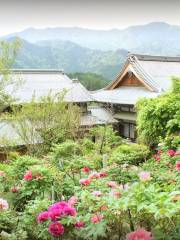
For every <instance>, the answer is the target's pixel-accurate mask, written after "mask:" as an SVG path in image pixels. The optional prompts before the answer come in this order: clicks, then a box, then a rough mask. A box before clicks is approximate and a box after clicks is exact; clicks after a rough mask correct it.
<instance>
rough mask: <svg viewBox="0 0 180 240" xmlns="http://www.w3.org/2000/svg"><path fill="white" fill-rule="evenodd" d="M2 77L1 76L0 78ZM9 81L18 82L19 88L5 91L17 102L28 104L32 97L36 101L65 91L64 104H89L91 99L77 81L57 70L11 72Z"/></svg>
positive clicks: (10, 88) (10, 87) (9, 88)
mask: <svg viewBox="0 0 180 240" xmlns="http://www.w3.org/2000/svg"><path fill="white" fill-rule="evenodd" d="M0 77H2V76H0ZM10 77H11V79H13V80H16V79H17V80H20V82H21V83H20V86H19V87H18V88H17V89H16V91H14V89H13V88H12V86H9V87H8V88H7V89H6V90H7V91H8V92H9V93H11V94H12V96H13V97H15V98H16V99H17V101H18V102H20V103H22V102H29V101H30V100H31V99H32V96H33V95H35V97H36V98H37V99H39V98H40V97H42V96H47V95H48V94H49V93H50V92H51V94H52V95H55V94H58V93H61V92H63V91H64V90H65V92H66V94H65V97H64V100H65V101H66V102H90V101H92V97H91V95H90V93H89V92H88V90H87V89H86V88H85V87H84V86H83V85H82V84H81V83H80V82H79V81H77V80H72V79H70V78H69V77H68V76H67V75H66V74H64V72H63V71H59V70H46V69H42V70H29V69H26V70H22V69H20V70H12V73H11V74H10Z"/></svg>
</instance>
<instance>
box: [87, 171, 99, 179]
mask: <svg viewBox="0 0 180 240" xmlns="http://www.w3.org/2000/svg"><path fill="white" fill-rule="evenodd" d="M88 178H89V179H90V180H92V179H98V178H100V174H99V173H97V172H94V173H92V174H90V175H89V177H88Z"/></svg>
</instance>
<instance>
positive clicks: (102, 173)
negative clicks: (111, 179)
mask: <svg viewBox="0 0 180 240" xmlns="http://www.w3.org/2000/svg"><path fill="white" fill-rule="evenodd" d="M99 176H100V177H107V176H108V174H107V173H106V172H100V173H99Z"/></svg>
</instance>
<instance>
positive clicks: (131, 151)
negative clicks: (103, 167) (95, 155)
mask: <svg viewBox="0 0 180 240" xmlns="http://www.w3.org/2000/svg"><path fill="white" fill-rule="evenodd" d="M148 155H149V149H148V147H147V146H144V145H138V144H130V145H125V144H123V145H121V146H119V147H117V148H116V149H115V150H114V151H113V152H112V155H111V157H110V160H109V161H110V163H117V164H120V165H122V164H124V163H126V164H132V165H138V164H139V163H142V162H144V161H145V160H146V159H147V157H148Z"/></svg>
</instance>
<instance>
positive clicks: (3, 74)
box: [0, 39, 20, 113]
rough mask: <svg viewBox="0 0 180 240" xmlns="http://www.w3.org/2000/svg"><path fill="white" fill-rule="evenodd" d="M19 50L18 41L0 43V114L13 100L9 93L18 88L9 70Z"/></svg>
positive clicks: (17, 81) (16, 80)
mask: <svg viewBox="0 0 180 240" xmlns="http://www.w3.org/2000/svg"><path fill="white" fill-rule="evenodd" d="M19 48H20V40H19V39H15V40H13V41H11V42H7V41H1V42H0V113H2V111H3V110H4V109H5V108H6V107H8V106H9V105H10V104H11V103H12V102H13V101H14V100H15V99H14V98H12V96H11V93H12V92H13V91H14V89H15V88H16V87H17V86H18V83H19V80H18V79H12V78H11V69H12V67H13V64H14V61H15V58H16V55H17V52H18V50H19Z"/></svg>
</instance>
